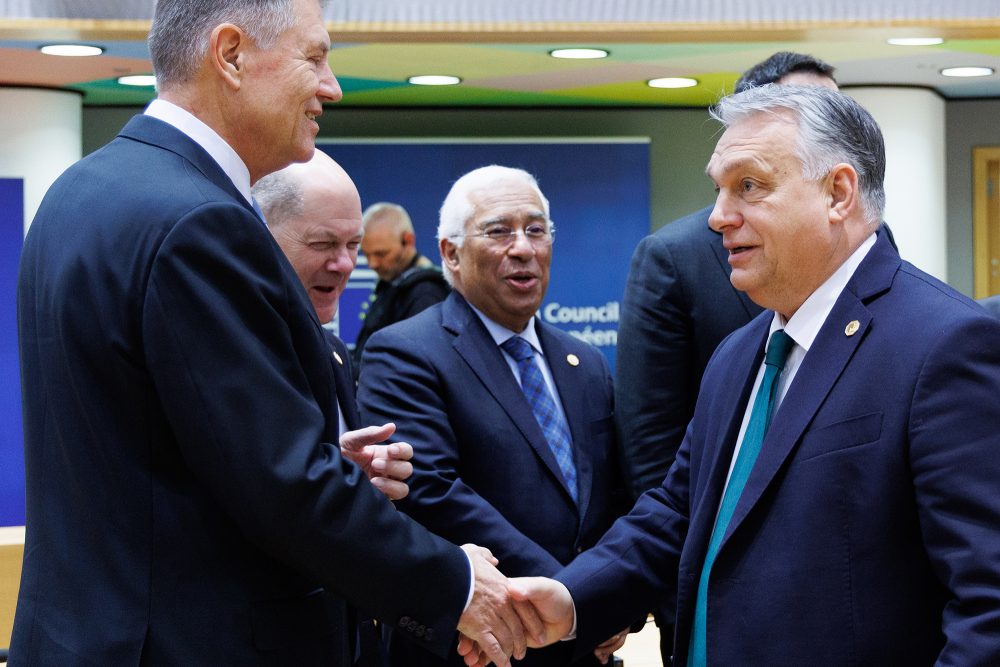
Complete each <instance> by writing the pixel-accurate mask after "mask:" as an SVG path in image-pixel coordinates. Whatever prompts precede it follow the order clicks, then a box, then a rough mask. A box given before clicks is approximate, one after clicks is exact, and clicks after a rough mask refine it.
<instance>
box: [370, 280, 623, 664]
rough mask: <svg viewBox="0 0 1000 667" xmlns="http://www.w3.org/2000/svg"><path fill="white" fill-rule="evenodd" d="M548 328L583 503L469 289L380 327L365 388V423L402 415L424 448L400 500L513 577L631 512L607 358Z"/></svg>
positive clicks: (578, 546)
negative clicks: (484, 550)
mask: <svg viewBox="0 0 1000 667" xmlns="http://www.w3.org/2000/svg"><path fill="white" fill-rule="evenodd" d="M537 331H538V334H539V339H540V341H541V344H542V348H543V351H544V353H545V357H546V360H547V362H548V364H549V366H550V368H551V371H552V376H553V380H554V381H555V384H556V386H557V387H558V390H559V394H560V396H561V399H562V405H563V408H564V410H565V412H566V418H567V421H568V423H569V427H570V431H571V432H572V437H573V449H574V453H575V456H576V468H577V474H578V476H579V508H578V507H577V506H576V505H575V504H574V503H573V500H572V498H571V497H570V495H569V491H568V490H567V488H566V486H565V482H564V481H563V478H562V475H561V474H560V472H559V467H558V464H557V463H556V461H555V458H554V456H553V455H552V451H551V449H550V448H549V446H548V444H547V443H546V441H545V438H544V436H543V434H542V430H541V427H540V426H539V425H538V422H537V421H536V420H535V417H534V415H533V414H532V412H531V408H530V406H529V405H528V402H527V400H526V399H525V397H524V394H523V392H522V391H521V388H520V386H519V385H518V383H517V380H516V379H515V377H514V374H513V373H512V372H511V370H510V368H509V367H508V365H507V362H506V361H505V358H504V356H503V353H502V352H501V350H500V348H499V347H498V346H497V345H496V343H495V342H494V341H493V339H492V338H491V337H490V335H489V332H487V330H486V328H485V327H484V326H483V324H482V322H481V321H480V320H479V318H478V317H477V315H476V314H475V313H474V312H473V311H472V309H471V308H470V307H469V305H468V303H467V302H466V301H465V299H464V298H463V297H462V296H461V295H459V294H458V293H457V292H453V293H452V294H451V295H449V297H448V298H447V299H446V300H445V301H444V302H442V303H441V304H439V305H436V306H432V307H431V308H429V309H427V310H426V311H424V312H422V313H420V314H418V315H416V316H414V317H412V318H410V319H408V320H405V321H403V322H400V323H398V324H394V325H392V326H389V327H386V328H385V329H382V330H380V331H378V332H376V333H375V334H374V335H373V336H372V337H371V338H370V339H369V341H368V344H367V345H366V346H365V350H364V354H363V357H362V366H361V381H360V385H359V387H358V402H359V404H360V407H361V414H362V416H363V418H364V420H365V421H367V422H370V423H382V422H384V421H390V420H391V421H395V423H396V426H397V431H396V435H397V437H398V438H399V439H400V440H404V441H407V442H409V443H411V444H412V445H413V448H414V457H413V460H414V473H413V477H412V479H411V481H410V494H409V496H408V497H407V498H406V499H405V500H404V501H402V502H400V503H398V507H399V508H400V509H401V510H403V511H404V512H406V513H408V514H409V515H410V516H412V517H413V518H415V519H416V520H418V521H420V522H421V523H422V524H424V525H425V526H427V527H428V528H429V529H430V530H432V531H433V532H435V533H437V534H438V535H441V536H442V537H444V538H446V539H449V540H451V541H453V542H456V543H459V544H461V543H464V542H474V543H475V544H479V545H482V546H485V547H488V548H489V549H490V550H491V551H492V552H493V555H494V556H496V557H497V558H498V559H499V561H500V565H499V568H500V570H501V571H502V572H503V573H504V574H506V575H508V576H524V575H552V574H554V573H555V572H556V571H558V570H559V569H560V568H561V567H562V565H564V564H566V563H568V562H570V561H571V560H573V558H574V557H575V556H576V554H577V553H579V552H580V551H581V550H583V549H586V548H588V547H590V546H591V545H593V544H594V543H595V542H596V541H597V539H598V538H599V537H600V536H601V535H602V534H603V533H604V531H605V530H607V528H608V527H609V526H610V525H611V522H612V521H613V520H614V518H615V517H616V516H618V515H619V514H621V512H623V511H624V509H626V507H625V506H624V505H623V500H624V489H623V487H622V484H621V476H620V473H619V470H618V464H617V451H616V447H615V436H614V425H613V419H612V386H611V377H610V373H609V370H608V366H607V362H606V361H605V360H604V357H603V355H601V353H600V352H598V351H597V350H596V349H595V348H594V347H592V346H590V345H588V344H586V343H583V342H581V341H579V340H577V339H575V338H573V337H572V336H570V335H568V334H566V333H563V332H561V331H559V330H557V329H555V328H554V327H552V326H549V325H545V324H540V323H539V324H538V325H537ZM572 355H575V358H576V360H577V361H578V363H577V364H575V365H574V364H573V363H572ZM637 615H642V611H641V610H640V611H639V612H638V613H637ZM629 620H630V621H631V620H634V619H629ZM626 625H628V623H627V622H623V623H622V624H621V626H620V627H618V629H617V630H615V631H613V632H609V633H608V636H609V637H610V636H611V635H612V634H614V632H617V631H620V630H621V629H622V628H623V627H625V626H626ZM605 639H607V637H605ZM404 648H405V647H404ZM571 649H572V647H570V646H555V647H552V648H551V649H545V650H544V651H542V652H540V655H539V652H535V651H530V652H529V658H528V659H527V662H528V664H548V665H553V664H568V661H569V656H570V651H571ZM393 653H394V655H395V658H394V660H399V658H398V649H397V648H396V647H394V648H393ZM454 661H455V662H456V664H457V663H458V662H460V661H459V660H457V656H456V659H455V660H454ZM419 662H421V661H420V659H419V657H417V656H413V655H411V656H409V658H408V659H407V661H406V662H405V663H404V664H407V663H408V664H419Z"/></svg>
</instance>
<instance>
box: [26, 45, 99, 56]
mask: <svg viewBox="0 0 1000 667" xmlns="http://www.w3.org/2000/svg"><path fill="white" fill-rule="evenodd" d="M38 50H39V51H41V52H42V53H44V54H45V55H49V56H99V55H101V54H102V53H104V49H102V48H101V47H99V46H91V45H89V44H46V45H45V46H42V47H39V49H38Z"/></svg>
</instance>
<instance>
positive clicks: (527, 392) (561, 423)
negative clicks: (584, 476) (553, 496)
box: [500, 336, 577, 502]
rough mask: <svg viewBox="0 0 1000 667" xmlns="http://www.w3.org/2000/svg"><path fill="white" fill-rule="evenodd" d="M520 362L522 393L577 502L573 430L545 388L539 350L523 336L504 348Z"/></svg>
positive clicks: (502, 345)
mask: <svg viewBox="0 0 1000 667" xmlns="http://www.w3.org/2000/svg"><path fill="white" fill-rule="evenodd" d="M500 346H501V347H502V348H503V349H504V351H506V352H507V354H509V355H510V356H512V357H513V358H514V360H515V361H517V371H518V373H520V374H521V390H522V391H523V392H524V397H525V398H527V399H528V405H530V406H531V412H532V413H534V415H535V419H536V420H538V425H539V426H541V427H542V433H544V434H545V440H546V441H547V442H548V443H549V449H551V450H552V454H553V455H554V456H555V457H556V463H558V464H559V470H560V471H562V474H563V479H564V480H565V481H566V486H567V487H569V493H570V495H571V496H573V502H577V489H576V465H575V464H574V463H573V445H572V440H571V439H570V435H569V427H568V426H567V425H566V421H565V420H564V419H563V418H562V416H561V415H560V413H559V410H557V409H556V402H555V400H554V399H553V397H552V394H551V392H549V388H548V387H547V386H546V385H545V378H543V377H542V370H541V369H540V368H539V367H538V364H537V363H536V362H535V351H534V350H533V349H531V343H529V342H528V341H526V340H524V339H523V338H521V337H520V336H511V337H510V338H508V339H507V340H505V341H504V342H503V343H501V345H500Z"/></svg>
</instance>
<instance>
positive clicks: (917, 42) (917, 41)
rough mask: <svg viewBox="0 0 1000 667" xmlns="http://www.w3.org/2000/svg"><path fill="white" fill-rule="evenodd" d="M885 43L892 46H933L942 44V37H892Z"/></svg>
mask: <svg viewBox="0 0 1000 667" xmlns="http://www.w3.org/2000/svg"><path fill="white" fill-rule="evenodd" d="M885 41H886V42H887V43H889V44H892V45H893V46H934V45H935V44H943V43H944V38H942V37H893V38H892V39H887V40H885Z"/></svg>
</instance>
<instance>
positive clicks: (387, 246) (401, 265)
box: [354, 202, 449, 379]
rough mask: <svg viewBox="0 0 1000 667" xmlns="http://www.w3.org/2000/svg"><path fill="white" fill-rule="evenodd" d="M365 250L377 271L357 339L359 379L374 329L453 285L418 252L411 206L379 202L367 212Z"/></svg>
mask: <svg viewBox="0 0 1000 667" xmlns="http://www.w3.org/2000/svg"><path fill="white" fill-rule="evenodd" d="M363 219H364V227H365V235H364V238H363V239H362V241H361V251H362V252H363V253H364V254H365V257H367V258H368V267H369V268H370V269H372V270H373V271H374V272H375V273H377V274H378V283H376V285H375V289H374V290H372V294H371V296H370V297H369V307H368V311H367V313H365V319H364V322H363V323H362V325H361V331H360V332H359V333H358V337H357V340H356V341H355V343H354V370H355V379H357V377H356V375H357V371H358V369H359V367H360V361H361V352H362V350H363V349H364V346H365V343H366V342H367V341H368V339H369V338H370V337H371V335H372V334H373V333H375V332H376V331H378V330H379V329H382V328H384V327H387V326H389V325H390V324H393V323H395V322H399V321H400V320H405V319H406V318H408V317H412V316H414V315H416V314H417V313H419V312H420V311H422V310H424V309H426V308H428V307H430V306H433V305H434V304H435V303H438V302H440V301H443V300H444V298H445V297H446V296H448V292H449V287H448V283H447V282H446V281H445V279H444V277H443V276H442V275H441V270H440V269H439V268H438V267H436V266H434V263H433V262H431V260H429V259H428V258H427V257H424V256H423V255H421V254H420V253H419V252H417V236H416V234H415V233H414V231H413V222H412V221H411V220H410V216H409V214H408V213H407V212H406V209H405V208H403V207H402V206H400V205H399V204H390V203H388V202H379V203H377V204H372V205H371V206H369V207H368V208H367V209H365V212H364V216H363Z"/></svg>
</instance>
